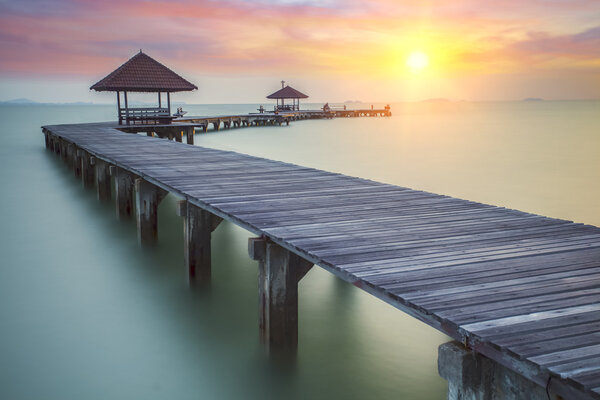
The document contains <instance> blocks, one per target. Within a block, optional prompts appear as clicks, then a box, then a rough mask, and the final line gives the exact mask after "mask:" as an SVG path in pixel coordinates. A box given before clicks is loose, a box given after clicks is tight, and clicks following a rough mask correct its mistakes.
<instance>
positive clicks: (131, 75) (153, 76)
mask: <svg viewBox="0 0 600 400" xmlns="http://www.w3.org/2000/svg"><path fill="white" fill-rule="evenodd" d="M90 89H93V90H96V91H98V92H107V91H108V92H117V109H118V114H119V125H122V124H127V125H129V124H135V123H142V124H170V123H171V121H172V119H173V118H174V117H172V116H171V93H172V92H183V91H190V90H194V89H198V87H197V86H196V85H194V84H192V83H190V82H188V81H187V80H185V79H183V78H182V77H181V76H179V75H177V74H176V73H175V72H173V71H171V70H170V69H169V68H167V67H165V66H164V65H162V64H161V63H159V62H158V61H156V60H155V59H153V58H152V57H150V56H148V55H147V54H144V53H142V50H140V52H139V53H137V54H136V55H135V56H133V57H131V58H130V59H129V61H127V62H126V63H125V64H123V65H121V66H120V67H119V68H117V69H116V70H114V71H113V72H111V73H110V74H108V75H107V76H106V77H105V78H104V79H102V80H100V81H99V82H98V83H96V84H94V85H93V86H92V87H90ZM128 92H144V93H157V94H158V107H142V108H140V107H137V108H133V107H129V103H128V100H127V93H128ZM121 93H122V94H123V96H122V97H123V104H124V107H121ZM162 93H166V94H167V104H166V107H163V102H162V96H161V94H162Z"/></svg>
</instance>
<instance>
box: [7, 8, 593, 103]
mask: <svg viewBox="0 0 600 400" xmlns="http://www.w3.org/2000/svg"><path fill="white" fill-rule="evenodd" d="M140 48H142V49H143V50H144V52H146V53H147V54H149V55H150V56H152V57H154V58H156V59H157V60H159V61H161V62H162V63H164V64H166V65H167V66H169V67H171V68H172V69H174V70H175V71H176V72H178V73H180V74H181V75H182V76H184V77H185V78H187V79H189V80H190V81H192V82H194V83H195V84H197V86H198V87H199V90H198V91H195V92H192V93H182V94H177V95H175V99H176V100H183V101H187V102H197V103H227V102H229V103H245V102H266V101H265V99H264V97H265V96H266V95H267V94H269V93H271V92H272V91H274V90H276V89H277V88H278V87H279V85H280V84H279V81H280V80H282V79H285V80H286V81H287V82H288V83H289V84H290V85H292V86H294V87H295V88H297V89H299V90H301V91H303V92H305V93H307V94H308V95H309V96H310V99H309V100H313V101H317V102H320V101H332V102H333V101H344V100H363V101H367V102H371V101H383V102H394V101H402V100H421V99H427V98H432V97H446V98H451V99H467V100H512V99H521V98H524V97H543V98H547V99H572V98H600V0H463V1H460V0H452V1H449V0H447V1H424V0H397V1H394V0H369V1H356V0H324V1H311V0H305V1H302V0H297V1H296V0H279V1H276V0H252V1H250V0H247V1H245V0H226V1H191V0H189V1H188V0H180V1H168V0H164V1H151V0H133V1H127V0H118V1H117V0H102V1H96V0H12V1H6V0H0V100H7V99H11V98H17V97H27V98H30V99H33V100H38V101H63V102H65V101H95V102H111V101H113V98H112V97H113V96H112V95H109V94H99V93H95V92H90V91H89V86H91V84H93V83H95V82H96V81H97V80H99V79H100V78H102V77H103V76H105V75H106V74H108V73H109V72H111V71H112V70H113V69H115V68H116V67H118V66H119V65H120V64H122V63H123V62H125V61H126V60H127V59H128V58H129V57H131V56H132V55H134V54H135V53H136V52H137V51H139V49H140ZM415 54H417V55H420V56H421V57H425V62H424V64H426V65H421V66H419V67H414V65H413V67H412V68H411V67H410V66H408V65H407V59H410V58H411V55H413V57H414V55H415ZM409 64H410V63H409ZM107 96H108V97H107Z"/></svg>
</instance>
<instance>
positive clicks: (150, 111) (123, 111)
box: [119, 107, 177, 125]
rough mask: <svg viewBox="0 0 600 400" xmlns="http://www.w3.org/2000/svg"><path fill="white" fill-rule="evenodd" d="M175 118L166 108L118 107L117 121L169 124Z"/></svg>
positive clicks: (127, 123) (128, 123)
mask: <svg viewBox="0 0 600 400" xmlns="http://www.w3.org/2000/svg"><path fill="white" fill-rule="evenodd" d="M175 118H177V117H174V116H171V115H170V114H169V109H168V108H162V107H145V108H120V109H119V123H125V124H126V125H130V124H170V123H171V122H172V121H173V120H174V119H175Z"/></svg>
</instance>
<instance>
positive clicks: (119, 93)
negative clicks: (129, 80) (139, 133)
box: [117, 90, 122, 125]
mask: <svg viewBox="0 0 600 400" xmlns="http://www.w3.org/2000/svg"><path fill="white" fill-rule="evenodd" d="M117 118H119V125H122V121H121V92H119V91H118V90H117Z"/></svg>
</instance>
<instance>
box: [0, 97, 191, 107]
mask: <svg viewBox="0 0 600 400" xmlns="http://www.w3.org/2000/svg"><path fill="white" fill-rule="evenodd" d="M129 104H130V105H134V106H148V105H153V104H154V103H148V102H143V101H130V102H129ZM171 104H172V105H174V106H179V105H187V104H186V103H185V102H181V101H178V102H172V103H171ZM0 105H2V106H106V105H109V103H93V102H91V101H71V102H64V103H61V102H39V101H34V100H30V99H26V98H19V99H12V100H4V101H0Z"/></svg>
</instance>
